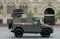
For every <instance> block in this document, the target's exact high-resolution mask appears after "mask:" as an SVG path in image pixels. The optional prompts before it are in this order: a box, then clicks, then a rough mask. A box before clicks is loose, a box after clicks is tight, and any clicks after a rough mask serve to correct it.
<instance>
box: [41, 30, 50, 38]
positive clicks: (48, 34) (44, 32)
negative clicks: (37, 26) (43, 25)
mask: <svg viewBox="0 0 60 39" xmlns="http://www.w3.org/2000/svg"><path fill="white" fill-rule="evenodd" d="M41 36H42V37H49V36H50V30H49V29H43V30H42V31H41Z"/></svg>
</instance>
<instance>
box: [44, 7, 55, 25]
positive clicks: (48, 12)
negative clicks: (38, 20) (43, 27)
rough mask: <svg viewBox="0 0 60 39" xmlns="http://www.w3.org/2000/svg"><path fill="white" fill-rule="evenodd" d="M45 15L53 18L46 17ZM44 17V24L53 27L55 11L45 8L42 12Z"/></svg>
mask: <svg viewBox="0 0 60 39" xmlns="http://www.w3.org/2000/svg"><path fill="white" fill-rule="evenodd" d="M46 14H48V15H53V16H46ZM44 15H45V16H44V23H46V24H49V25H55V11H54V10H53V9H52V8H47V9H46V10H45V12H44Z"/></svg>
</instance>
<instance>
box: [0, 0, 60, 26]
mask: <svg viewBox="0 0 60 39" xmlns="http://www.w3.org/2000/svg"><path fill="white" fill-rule="evenodd" d="M19 8H21V9H23V10H24V12H25V14H26V13H28V12H29V11H30V10H31V11H32V12H33V14H34V16H35V17H38V18H40V20H41V22H42V23H47V24H52V25H55V24H59V19H57V18H56V14H57V12H58V11H59V10H60V0H0V23H7V20H8V19H12V17H11V14H12V13H13V10H14V9H19ZM25 14H24V15H23V17H25V16H26V15H25Z"/></svg>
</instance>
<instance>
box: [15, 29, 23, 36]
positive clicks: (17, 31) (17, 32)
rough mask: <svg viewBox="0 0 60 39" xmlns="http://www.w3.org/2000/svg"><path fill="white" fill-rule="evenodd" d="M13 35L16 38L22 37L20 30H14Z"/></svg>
mask: <svg viewBox="0 0 60 39" xmlns="http://www.w3.org/2000/svg"><path fill="white" fill-rule="evenodd" d="M14 34H15V36H16V37H22V36H23V32H22V30H21V29H16V30H15V32H14Z"/></svg>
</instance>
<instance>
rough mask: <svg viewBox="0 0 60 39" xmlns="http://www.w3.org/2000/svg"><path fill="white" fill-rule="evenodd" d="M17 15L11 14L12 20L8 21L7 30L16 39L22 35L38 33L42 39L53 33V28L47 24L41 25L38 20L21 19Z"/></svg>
mask: <svg viewBox="0 0 60 39" xmlns="http://www.w3.org/2000/svg"><path fill="white" fill-rule="evenodd" d="M14 12H15V11H14ZM17 13H18V12H17ZM17 13H16V14H15V13H14V14H15V15H14V14H12V15H13V19H11V20H9V21H8V25H9V29H11V32H13V33H14V35H15V36H16V37H22V36H23V33H36V34H37V33H40V34H41V36H43V37H49V36H50V34H51V33H53V28H52V27H50V26H49V25H47V24H41V22H40V19H37V18H22V17H20V15H19V14H18V15H17ZM15 16H17V17H15ZM19 17H20V18H19Z"/></svg>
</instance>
